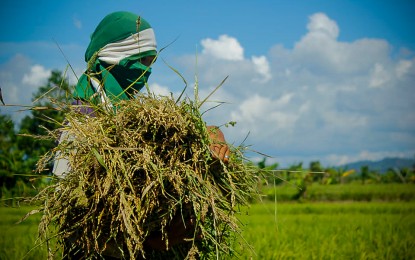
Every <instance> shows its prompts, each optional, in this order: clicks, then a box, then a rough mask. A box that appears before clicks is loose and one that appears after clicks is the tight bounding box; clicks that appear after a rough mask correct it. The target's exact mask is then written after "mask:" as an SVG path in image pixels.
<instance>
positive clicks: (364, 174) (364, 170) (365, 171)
mask: <svg viewBox="0 0 415 260" xmlns="http://www.w3.org/2000/svg"><path fill="white" fill-rule="evenodd" d="M360 177H361V179H362V184H365V181H366V179H367V178H368V177H369V166H367V165H365V166H362V167H361V168H360Z"/></svg>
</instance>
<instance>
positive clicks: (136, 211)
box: [37, 94, 257, 259]
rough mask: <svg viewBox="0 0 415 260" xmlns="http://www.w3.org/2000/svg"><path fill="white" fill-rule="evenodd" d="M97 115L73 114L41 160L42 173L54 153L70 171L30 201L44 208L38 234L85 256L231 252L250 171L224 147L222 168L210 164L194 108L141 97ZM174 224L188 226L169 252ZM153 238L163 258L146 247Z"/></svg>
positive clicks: (251, 183)
mask: <svg viewBox="0 0 415 260" xmlns="http://www.w3.org/2000/svg"><path fill="white" fill-rule="evenodd" d="M94 114H95V115H94V116H88V115H85V114H83V113H80V112H79V107H77V108H72V109H71V110H70V111H69V112H68V113H67V115H66V119H67V123H66V124H65V125H63V126H62V128H61V129H59V132H60V131H65V132H66V133H67V135H68V136H69V138H67V139H66V141H64V142H62V143H60V144H59V145H58V146H57V147H56V148H55V150H53V151H52V152H51V153H50V154H48V155H45V156H44V158H42V160H41V161H40V162H39V170H42V167H44V166H45V165H46V164H47V161H48V160H51V159H52V158H53V155H55V154H59V156H61V157H64V158H67V159H68V160H69V163H70V165H71V169H70V172H69V173H68V174H67V176H66V177H65V178H62V179H59V180H57V182H56V183H55V184H54V185H51V186H50V187H48V188H47V189H45V190H43V191H42V192H41V193H40V194H39V195H38V197H37V199H38V200H41V201H42V202H43V203H44V206H43V208H42V211H43V217H42V220H41V223H40V225H39V231H40V233H41V235H42V236H43V237H45V238H46V239H48V238H50V237H52V236H56V237H58V239H59V240H60V241H64V242H65V243H66V247H67V248H66V250H72V249H73V252H74V251H75V250H79V251H80V252H83V254H84V255H85V256H86V257H87V258H97V257H100V256H102V255H114V256H115V255H118V256H122V257H123V258H131V259H137V258H140V257H143V258H149V259H157V258H166V257H167V258H171V257H175V258H177V259H184V258H188V259H194V258H202V259H203V258H211V257H218V256H219V255H220V254H227V255H228V254H231V253H233V249H232V247H231V243H232V238H233V237H234V235H235V234H238V232H239V227H238V222H237V218H236V215H235V213H236V211H237V209H238V206H239V205H245V204H247V203H248V200H249V199H250V198H251V196H252V195H253V194H256V190H257V177H256V174H255V169H254V167H253V166H249V164H246V163H245V161H244V158H243V153H242V149H240V148H238V147H231V151H232V152H231V158H230V160H229V163H227V164H224V163H223V162H221V161H218V160H215V159H213V158H212V153H211V151H210V150H209V145H210V142H211V140H210V139H209V134H208V130H207V128H206V125H205V123H204V121H203V120H202V117H201V114H200V111H199V106H198V105H197V104H195V103H194V102H192V101H191V100H189V99H185V100H183V101H181V102H180V103H177V102H175V101H174V100H173V99H172V98H170V97H156V96H154V95H150V94H141V95H140V96H138V97H137V99H134V100H129V101H122V102H120V103H119V104H117V110H116V112H111V113H110V112H106V111H105V110H99V109H97V108H95V111H94ZM57 134H58V132H56V133H51V135H52V136H55V137H56V136H57ZM178 221H179V222H180V223H184V225H188V226H191V228H188V227H187V228H186V231H187V234H186V238H187V239H186V243H180V244H177V245H174V246H171V245H170V244H172V243H171V241H174V239H175V235H177V234H174V230H172V226H174V225H176V223H177V222H178ZM175 222H176V223H175ZM51 227H55V228H56V232H55V234H50V230H51ZM189 230H190V231H189ZM154 236H160V239H162V243H163V246H164V247H165V249H167V250H154V249H152V248H151V247H149V246H148V245H147V244H146V243H147V242H148V241H149V240H150V239H151V238H152V237H154Z"/></svg>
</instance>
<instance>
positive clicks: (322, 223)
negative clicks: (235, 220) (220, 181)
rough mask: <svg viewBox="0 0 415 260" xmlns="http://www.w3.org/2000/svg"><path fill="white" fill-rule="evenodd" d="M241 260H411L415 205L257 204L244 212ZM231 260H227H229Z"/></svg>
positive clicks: (414, 255) (413, 255) (414, 248)
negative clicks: (245, 244) (244, 245)
mask: <svg viewBox="0 0 415 260" xmlns="http://www.w3.org/2000/svg"><path fill="white" fill-rule="evenodd" d="M242 213H244V214H242V215H241V222H242V223H244V224H245V227H244V231H243V236H244V238H245V239H246V240H247V242H248V243H249V244H251V245H252V247H253V248H254V252H252V250H251V249H250V248H247V247H243V246H242V244H241V246H240V247H239V248H238V249H239V252H240V256H239V259H414V258H415V234H414V233H413V232H412V231H413V230H415V204H414V202H410V203H385V202H382V203H374V202H371V203H356V202H354V203H277V204H275V203H266V204H263V203H260V204H255V205H251V208H250V209H245V210H243V211H242ZM228 259H230V258H228Z"/></svg>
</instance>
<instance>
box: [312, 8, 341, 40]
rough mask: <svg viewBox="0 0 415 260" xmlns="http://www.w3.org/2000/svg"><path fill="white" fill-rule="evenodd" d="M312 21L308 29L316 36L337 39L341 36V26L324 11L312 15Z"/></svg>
mask: <svg viewBox="0 0 415 260" xmlns="http://www.w3.org/2000/svg"><path fill="white" fill-rule="evenodd" d="M309 18H310V22H309V23H308V24H307V29H308V30H309V32H310V33H311V34H313V35H314V36H317V35H319V36H320V37H328V38H331V39H337V37H338V36H339V27H338V26H337V23H336V22H335V21H333V20H331V19H330V18H329V17H328V16H327V15H326V14H324V13H316V14H313V15H311V16H310V17H309Z"/></svg>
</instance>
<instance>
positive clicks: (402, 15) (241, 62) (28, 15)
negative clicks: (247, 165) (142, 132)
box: [0, 0, 415, 167]
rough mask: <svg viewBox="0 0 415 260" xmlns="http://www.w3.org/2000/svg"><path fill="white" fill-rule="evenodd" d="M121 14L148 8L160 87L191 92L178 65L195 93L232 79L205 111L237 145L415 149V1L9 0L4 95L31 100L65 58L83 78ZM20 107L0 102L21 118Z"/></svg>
mask: <svg viewBox="0 0 415 260" xmlns="http://www.w3.org/2000/svg"><path fill="white" fill-rule="evenodd" d="M199 2H200V3H199ZM147 3H151V4H147ZM119 10H127V11H132V12H135V13H137V14H140V15H141V16H143V17H144V18H145V19H146V20H148V21H149V22H150V24H151V25H152V26H153V28H154V29H155V31H156V37H157V42H158V46H159V47H160V48H162V47H166V46H168V47H167V48H166V49H164V50H163V52H162V53H161V54H160V57H159V59H158V62H157V64H155V66H154V68H153V73H152V76H151V77H150V86H151V88H152V89H153V90H154V91H155V92H157V93H162V94H165V93H169V92H172V93H173V94H174V95H177V93H179V92H180V91H181V90H182V89H183V87H184V83H183V80H182V79H181V78H180V77H179V76H178V75H177V74H176V73H175V72H174V71H172V70H171V69H169V66H172V67H174V68H175V69H176V70H177V71H179V72H180V73H181V74H182V75H183V76H184V78H185V79H186V81H187V82H188V85H189V89H190V90H192V89H193V86H194V84H195V82H197V85H198V88H199V95H200V98H201V99H202V98H204V97H206V96H207V95H208V94H209V93H211V91H212V90H213V89H214V88H215V87H216V86H218V85H219V84H220V82H221V81H222V80H223V79H224V78H225V77H227V76H229V78H228V79H227V80H226V81H225V83H224V85H223V86H222V87H221V88H220V89H219V90H218V91H217V92H216V93H215V94H214V95H213V96H212V97H211V98H210V101H211V102H210V103H207V104H206V106H205V107H204V109H209V108H210V107H213V106H215V105H217V104H218V103H217V102H224V104H223V105H221V106H219V107H217V108H215V109H212V110H209V112H207V113H206V114H205V116H206V117H205V119H206V121H207V122H208V123H211V124H216V125H224V124H226V123H227V122H230V121H236V122H237V123H236V125H235V126H234V127H230V128H226V127H223V131H224V132H225V135H226V138H227V141H228V142H230V143H233V144H235V145H239V144H240V143H241V142H243V141H244V140H245V138H246V137H247V139H246V140H245V142H244V144H245V145H249V146H250V148H251V149H252V150H254V151H258V152H261V153H265V154H268V155H270V156H272V158H270V159H267V160H268V162H270V163H271V162H274V161H275V162H279V163H280V165H281V166H282V167H284V166H285V167H286V166H289V165H291V164H293V163H298V162H303V163H304V164H305V165H307V164H308V163H309V162H310V161H312V160H319V161H320V162H321V163H322V164H323V165H325V166H332V165H340V164H343V163H347V162H352V161H357V160H378V159H381V158H384V157H387V156H397V157H410V158H413V157H414V155H415V113H414V112H415V84H414V83H415V27H414V26H413V25H414V24H415V18H414V15H413V13H414V11H415V2H414V1H411V0H407V1H404V0H390V1H386V0H385V1H378V0H363V1H362V0H350V1H345V0H337V1H329V0H325V1H323V0H319V1H318V0H298V1H292V0H286V1H282V0H276V1H265V0H258V1H241V0H229V1H220V0H213V1H198V3H197V4H196V1H184V0H178V1H157V0H155V1H151V2H150V1H124V0H117V1H115V0H105V1H103V0H100V1H98V0H82V1H81V0H73V1H51V0H37V1H29V0H28V1H24V4H23V3H22V2H21V1H9V0H5V1H3V3H2V8H1V9H0V22H1V34H0V86H1V87H2V92H3V98H4V101H5V102H6V103H7V104H17V105H30V102H31V101H30V99H31V96H32V93H33V92H35V91H36V90H37V89H38V87H39V86H41V85H42V84H44V83H45V82H46V80H47V78H48V76H49V75H50V72H51V70H54V69H58V70H61V71H65V70H66V69H67V65H68V62H67V60H68V61H69V63H70V64H71V66H72V67H73V68H74V69H75V71H76V73H77V74H78V75H80V74H81V73H82V71H83V70H84V68H85V66H86V65H85V62H84V59H83V57H84V51H85V49H86V47H87V45H88V43H89V35H90V34H91V33H92V31H93V30H94V28H95V26H96V25H97V24H98V23H99V21H100V20H101V19H102V18H103V17H104V16H105V15H106V14H108V13H110V12H112V11H119ZM58 46H59V47H60V49H62V52H63V54H62V53H61V51H60V50H59V48H58ZM64 56H65V57H66V58H65V57H64ZM66 59H67V60H66ZM68 74H70V75H69V78H70V80H71V81H72V82H74V78H75V77H74V75H72V74H71V73H69V72H68ZM188 95H189V96H190V97H192V96H193V92H192V91H189V92H188ZM17 110H19V107H10V106H9V107H0V112H1V113H7V114H11V115H12V117H13V119H14V120H15V121H16V122H19V120H20V119H21V117H22V116H23V114H22V113H21V112H16V111H17ZM250 156H252V158H255V157H257V156H258V155H256V154H255V153H253V154H250Z"/></svg>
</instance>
